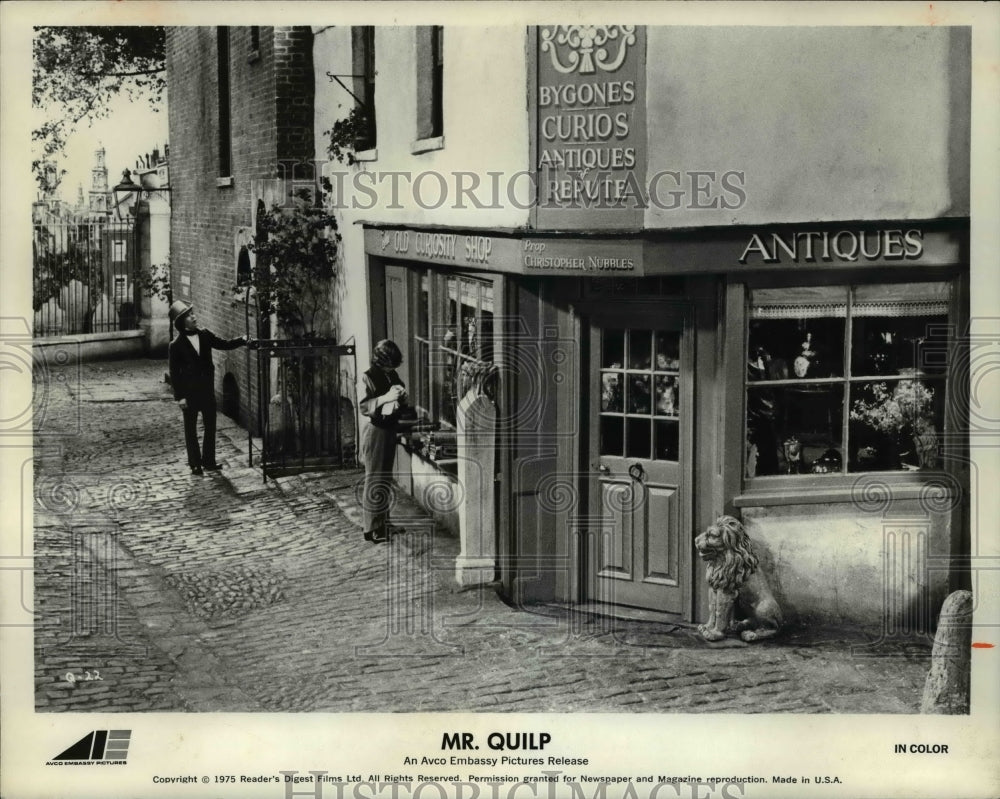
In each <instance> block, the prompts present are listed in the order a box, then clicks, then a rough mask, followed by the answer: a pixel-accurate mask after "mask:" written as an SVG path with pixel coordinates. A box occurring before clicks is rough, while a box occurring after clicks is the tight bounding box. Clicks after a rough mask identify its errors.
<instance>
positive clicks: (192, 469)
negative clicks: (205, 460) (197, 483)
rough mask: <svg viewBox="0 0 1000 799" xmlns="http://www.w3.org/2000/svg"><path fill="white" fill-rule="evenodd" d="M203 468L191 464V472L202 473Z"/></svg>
mask: <svg viewBox="0 0 1000 799" xmlns="http://www.w3.org/2000/svg"><path fill="white" fill-rule="evenodd" d="M204 473H205V472H204V470H203V469H202V468H201V467H200V466H192V467H191V474H204Z"/></svg>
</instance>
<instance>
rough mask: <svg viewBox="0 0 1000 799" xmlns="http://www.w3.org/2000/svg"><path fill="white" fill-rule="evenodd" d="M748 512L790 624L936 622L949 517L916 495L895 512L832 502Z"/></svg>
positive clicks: (943, 591) (943, 590)
mask: <svg viewBox="0 0 1000 799" xmlns="http://www.w3.org/2000/svg"><path fill="white" fill-rule="evenodd" d="M742 517H743V522H744V524H745V525H746V528H747V533H748V534H749V536H750V538H751V540H752V541H753V543H754V545H755V548H756V550H757V552H758V555H760V557H761V563H762V565H763V567H764V568H765V570H766V572H767V574H768V577H769V579H770V581H771V583H772V587H773V588H774V591H775V595H776V596H777V598H778V600H779V602H780V603H781V605H782V608H783V610H784V612H785V615H786V617H787V618H788V619H789V620H790V621H794V622H809V621H813V620H818V621H822V622H829V623H842V622H844V621H851V622H853V623H860V624H863V625H864V626H865V627H867V628H869V629H872V630H875V631H878V630H882V629H889V630H896V629H905V628H910V627H913V626H914V625H915V624H917V623H918V621H919V619H918V614H921V613H924V614H926V613H929V615H924V616H921V617H919V618H922V619H923V622H919V623H926V624H932V623H933V621H934V619H935V618H936V614H937V611H938V610H939V609H940V606H941V602H942V601H943V600H944V597H945V596H946V595H947V593H948V568H947V561H946V560H945V559H946V558H947V556H948V554H949V551H950V550H949V548H950V540H951V539H950V529H949V528H950V522H949V517H948V516H947V515H944V514H940V513H928V512H927V511H926V510H925V509H924V508H922V507H921V504H920V502H919V501H917V500H913V501H905V502H903V501H901V502H897V503H895V504H894V505H893V507H892V509H891V512H886V511H882V510H879V511H878V512H873V513H864V512H861V511H859V510H858V509H857V508H856V507H855V506H854V505H851V504H844V503H831V504H815V505H814V504H810V505H786V506H780V507H779V506H775V507H759V508H744V509H743V512H742ZM942 564H944V565H942ZM925 629H929V626H927V627H925Z"/></svg>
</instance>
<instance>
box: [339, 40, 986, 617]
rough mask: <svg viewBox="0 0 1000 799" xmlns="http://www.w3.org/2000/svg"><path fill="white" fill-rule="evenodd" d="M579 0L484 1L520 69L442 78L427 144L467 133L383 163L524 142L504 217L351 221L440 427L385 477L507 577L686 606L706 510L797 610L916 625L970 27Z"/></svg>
mask: <svg viewBox="0 0 1000 799" xmlns="http://www.w3.org/2000/svg"><path fill="white" fill-rule="evenodd" d="M573 28H574V26H548V27H546V26H542V27H538V28H529V29H528V30H527V32H526V40H525V39H523V38H522V39H518V36H519V35H520V36H524V34H523V33H521V34H519V33H518V31H511V32H510V33H509V34H506V35H507V38H506V39H504V38H503V37H501V36H500V34H499V33H497V35H496V37H495V38H496V40H497V43H496V44H495V46H496V47H497V48H498V51H499V48H500V47H501V46H502V47H503V48H505V49H504V50H503V52H504V54H505V55H504V57H505V58H507V59H508V61H509V60H510V59H514V58H517V54H518V53H522V54H523V55H522V56H521V57H522V58H524V59H525V64H526V69H525V72H524V74H523V75H518V72H517V71H516V70H509V71H498V72H497V74H496V76H495V78H494V80H495V82H496V84H497V85H496V87H495V91H496V93H497V96H505V97H506V96H514V97H516V95H517V93H518V91H520V92H521V95H522V96H525V100H526V102H525V103H524V104H523V105H521V104H520V103H517V102H515V103H514V105H516V106H519V107H517V108H512V107H509V106H510V103H509V102H508V107H497V108H491V107H490V106H489V105H482V104H480V105H477V106H476V107H477V108H479V113H478V114H475V115H471V116H470V115H468V114H463V115H461V117H460V118H459V117H456V116H450V117H449V116H448V115H447V108H448V106H446V117H447V118H446V120H445V127H446V128H447V133H446V135H445V139H446V140H447V145H446V146H445V144H444V140H442V149H441V150H440V151H437V152H436V154H434V156H433V157H434V158H438V159H446V158H447V157H448V153H449V152H456V153H475V158H476V159H479V160H478V161H477V160H475V159H473V160H472V161H471V162H469V163H467V162H466V161H462V160H455V161H454V162H449V161H447V160H437V161H435V160H427V161H421V160H419V159H423V158H426V157H427V156H426V155H415V156H412V159H413V160H412V162H410V161H406V162H401V163H400V166H401V167H405V168H413V169H424V168H431V167H435V168H438V169H439V170H440V169H444V165H445V164H450V163H455V164H456V168H457V167H459V166H460V167H461V168H462V169H467V168H469V167H476V168H478V170H479V172H480V173H481V174H490V175H493V174H499V173H500V171H502V170H504V169H505V170H507V172H506V173H505V174H510V173H512V172H515V171H516V170H518V169H521V170H523V172H522V173H520V174H526V175H531V176H533V178H534V187H535V189H536V191H537V196H536V197H535V198H534V200H535V201H534V202H533V203H528V204H525V205H524V206H523V207H524V208H525V209H526V210H525V211H524V213H523V216H521V217H518V216H517V214H516V213H514V212H513V211H512V210H511V209H510V208H509V207H506V208H505V209H503V210H502V211H497V212H495V213H496V214H497V215H496V217H495V218H496V219H497V220H498V224H496V225H494V224H491V223H490V222H489V218H490V217H488V216H485V214H487V213H488V212H487V211H483V212H481V213H480V215H479V216H477V217H476V218H477V219H478V220H480V221H478V222H475V223H471V222H470V223H464V222H463V221H462V219H463V217H462V213H463V212H461V211H457V210H449V209H446V208H441V209H440V210H435V211H433V212H425V213H422V214H418V213H416V212H411V215H409V216H407V215H406V213H404V214H400V215H397V216H391V215H389V214H390V212H389V211H388V210H380V211H374V210H373V213H376V214H385V216H383V217H381V218H371V217H369V218H367V219H365V220H358V222H357V227H360V228H362V229H363V233H364V254H365V269H366V290H367V301H368V310H369V320H370V321H369V324H370V330H369V334H370V336H371V340H372V341H375V340H378V339H379V338H382V337H384V336H388V337H390V338H393V339H394V340H396V341H397V342H404V343H405V344H406V347H405V350H404V356H405V362H404V365H403V374H402V376H403V379H404V380H405V381H406V383H407V385H408V386H409V388H410V395H411V397H412V398H413V401H414V403H415V404H416V406H417V408H418V411H419V413H420V415H421V417H423V418H424V419H426V420H428V421H429V422H431V423H432V424H434V425H436V426H437V428H438V429H437V430H436V431H432V432H423V433H420V434H418V435H414V436H411V437H410V438H409V439H407V440H406V441H405V442H403V443H402V444H401V445H400V448H399V458H398V459H397V463H398V467H397V468H398V474H397V479H398V481H399V484H400V485H401V486H402V487H403V488H404V490H407V491H410V492H412V493H413V494H414V496H416V497H417V498H418V499H419V500H420V501H421V502H422V504H424V505H425V506H426V507H428V508H429V509H430V510H431V511H432V512H433V513H434V514H435V515H436V517H437V519H438V521H439V522H440V523H441V524H443V525H445V526H447V527H449V528H450V529H451V530H452V531H453V532H454V534H455V535H457V536H458V537H459V538H460V539H461V543H462V554H461V556H460V557H459V558H458V561H457V563H456V565H455V569H456V577H457V579H458V580H459V582H462V583H466V584H471V583H480V582H490V581H492V580H494V579H498V580H499V582H500V584H501V586H502V591H503V593H504V595H505V596H506V597H507V598H508V599H509V601H511V602H512V603H513V604H515V605H521V604H527V603H532V602H557V603H566V604H579V603H585V604H586V605H587V606H588V607H590V608H595V607H596V608H598V609H605V610H607V612H608V613H611V614H614V615H635V614H639V615H641V616H645V617H654V618H663V619H669V620H673V621H679V622H699V621H703V620H704V619H705V610H706V604H705V603H706V599H705V586H704V568H703V565H702V564H701V562H700V561H699V560H698V559H697V558H696V557H695V555H696V553H695V550H694V545H693V539H694V536H695V535H696V534H697V533H699V532H700V531H702V530H704V529H705V528H706V527H707V526H708V525H709V524H711V523H712V522H713V521H714V520H715V519H716V518H717V517H718V516H719V515H720V514H722V513H729V514H734V515H737V516H739V518H741V519H742V520H743V522H744V523H745V525H746V527H747V530H748V532H749V534H750V537H751V539H752V540H753V542H754V545H755V547H756V549H757V551H758V554H759V555H760V558H761V561H762V564H763V567H764V568H765V570H766V571H767V572H768V573H769V575H770V579H771V581H772V583H773V585H774V588H775V593H776V595H777V597H778V599H779V601H780V602H781V603H782V605H783V608H784V610H785V612H786V614H787V615H788V616H789V617H790V618H793V619H800V620H807V619H820V620H825V621H827V622H832V623H837V622H840V621H849V622H853V623H860V624H863V625H865V626H866V627H868V628H871V629H874V630H876V631H881V632H883V633H891V632H894V631H900V630H907V631H922V630H923V631H925V630H927V629H929V628H930V627H931V626H932V625H933V623H934V619H935V618H936V614H937V611H938V610H939V608H940V602H941V600H942V599H943V598H944V596H945V595H946V593H947V592H948V591H949V590H951V589H953V588H955V587H960V586H961V584H962V580H963V579H966V578H967V575H962V574H961V573H959V572H958V571H957V570H956V569H955V568H954V564H955V563H956V560H955V558H956V557H967V555H968V553H969V547H970V544H969V524H970V523H969V514H968V512H967V508H966V507H965V504H964V503H965V502H966V499H967V497H968V496H969V469H968V467H967V441H966V438H967V436H966V434H967V430H968V420H967V419H966V418H965V414H966V413H967V411H968V403H969V400H968V374H967V364H968V351H967V350H968V348H967V347H966V346H965V345H963V344H962V343H961V342H962V341H963V337H964V331H966V330H967V327H968V321H969V320H968V307H969V297H968V294H969V280H968V279H969V210H968V208H969V200H968V194H969V150H968V123H969V114H970V95H969V92H970V89H969V86H970V77H969V76H970V63H971V58H970V47H971V45H970V40H969V34H968V31H967V30H963V29H954V28H953V29H947V30H945V29H919V30H916V29H906V28H860V29H859V28H823V29H813V28H808V29H807V28H766V29H765V28H753V27H748V28H672V27H642V26H625V25H623V26H602V27H601V28H600V30H599V31H598V32H597V34H595V35H598V36H599V38H601V40H602V41H604V42H605V44H604V45H603V47H604V49H593V50H588V49H587V47H588V45H587V42H589V41H590V40H589V39H588V38H587V36H589V35H590V34H589V33H588V34H587V35H586V36H585V35H583V33H586V32H583V33H580V32H579V31H574V29H573ZM578 33H579V34H580V35H579V36H578V35H577V34H578ZM447 35H452V36H461V35H464V34H461V33H457V32H456V33H454V34H449V33H448V32H447V31H446V36H447ZM470 35H471V34H470ZM490 41H492V40H490ZM483 46H486V45H485V44H484V45H483ZM498 57H500V56H499V55H498ZM383 66H384V67H385V69H386V70H389V69H391V68H392V65H391V64H384V65H383ZM447 68H448V67H447V63H446V66H445V69H447ZM387 74H388V73H387ZM400 74H401V75H402V74H403V73H402V72H401V73H400ZM456 80H457V78H456ZM516 80H520V81H526V86H525V84H524V83H521V86H524V88H520V87H517V86H508V85H507V83H505V81H506V82H509V81H516ZM449 85H451V86H456V85H458V84H456V83H454V82H453V83H451V84H449V83H448V75H447V73H446V75H445V88H446V89H447V87H448V86H449ZM479 89H480V87H478V86H470V87H469V90H470V91H472V90H475V91H477V92H478V91H479ZM462 99H463V98H462V97H458V98H454V103H455V104H456V105H453V106H450V107H457V108H466V106H463V104H462ZM525 108H526V110H527V119H526V120H525V119H524V117H523V116H522V115H523V114H524V113H525V112H524V109H525ZM398 121H399V120H397V122H398ZM459 122H463V123H465V125H464V126H463V125H462V124H459ZM525 122H526V124H525ZM491 129H496V130H502V131H503V134H502V135H503V142H504V144H505V145H507V148H506V149H505V150H503V152H502V153H500V152H499V151H498V152H496V153H495V152H494V151H493V149H491V148H487V147H484V146H482V141H483V137H484V136H489V135H491V134H490V133H489V131H490V130H491ZM493 135H499V134H493ZM522 137H523V138H522ZM490 141H495V142H499V139H495V140H490ZM477 142H478V144H477ZM497 146H498V147H499V144H498V145H497ZM380 148H381V145H380ZM383 149H385V150H386V152H388V151H389V150H390V149H391V141H390V142H388V143H386V147H385V148H383ZM504 153H509V155H504ZM379 158H380V160H381V159H382V158H383V153H380V155H379ZM455 158H456V159H458V158H459V157H458V156H457V155H456V156H455ZM503 158H509V159H510V160H508V161H503V160H502V159H503ZM498 159H501V160H498ZM395 165H396V164H395V162H388V161H387V162H386V163H385V164H381V165H380V168H381V169H385V168H391V167H392V166H395ZM643 189H647V190H648V192H649V196H650V198H651V202H649V203H646V204H642V203H636V202H631V203H630V202H629V198H630V197H631V198H635V197H636V196H642V191H643ZM508 196H509V195H508ZM652 200H656V202H653V201H652ZM464 213H468V212H464ZM465 218H468V217H465ZM484 219H485V220H486V222H485V223H483V222H482V221H481V220H484ZM501 219H503V220H507V221H506V222H504V223H499V220H501ZM417 220H419V221H417ZM511 220H513V223H511ZM358 238H360V236H359V237H358ZM359 266H361V264H360V263H359ZM470 420H471V421H470Z"/></svg>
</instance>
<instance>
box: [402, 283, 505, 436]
mask: <svg viewBox="0 0 1000 799" xmlns="http://www.w3.org/2000/svg"><path fill="white" fill-rule="evenodd" d="M411 275H412V277H411V280H412V281H413V282H414V285H415V288H416V291H415V292H414V298H415V301H414V310H413V323H414V337H413V345H412V350H413V351H412V353H411V358H412V362H413V364H414V366H415V369H414V372H413V374H414V378H413V380H414V383H415V393H414V397H415V398H416V406H417V411H418V413H420V415H421V416H423V417H426V418H428V419H431V420H433V421H436V422H440V423H441V424H442V425H443V426H445V427H454V426H455V424H456V411H457V408H458V401H459V399H460V398H461V396H462V395H463V394H464V393H465V391H466V390H468V388H469V386H470V385H471V383H470V381H471V380H472V379H473V378H472V376H473V375H474V374H475V373H476V372H477V371H478V367H484V366H486V365H487V364H490V363H492V361H493V340H494V330H493V283H492V282H491V281H485V280H479V279H476V278H471V277H465V276H459V275H454V274H448V275H445V274H443V273H440V272H435V271H434V270H420V271H417V270H414V271H412V272H411Z"/></svg>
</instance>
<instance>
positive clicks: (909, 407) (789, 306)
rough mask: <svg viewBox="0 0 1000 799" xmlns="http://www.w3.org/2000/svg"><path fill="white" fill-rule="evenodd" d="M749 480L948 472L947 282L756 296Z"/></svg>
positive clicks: (751, 312) (749, 381) (750, 349)
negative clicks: (943, 467) (944, 467)
mask: <svg viewBox="0 0 1000 799" xmlns="http://www.w3.org/2000/svg"><path fill="white" fill-rule="evenodd" d="M749 302H750V304H749V309H748V320H749V322H748V331H747V363H746V441H745V461H744V465H745V475H746V477H747V478H754V477H762V476H771V475H800V474H813V475H838V474H848V473H859V472H872V471H916V470H920V469H935V468H939V467H940V463H939V460H940V455H939V447H940V441H941V436H942V434H943V432H944V425H945V418H944V417H945V400H946V396H947V389H948V386H947V372H948V345H949V340H950V336H949V326H948V313H949V308H950V305H951V289H950V284H948V283H946V282H927V283H916V284H913V283H911V284H906V285H905V286H901V285H898V284H895V285H893V284H886V285H858V286H817V287H800V288H780V289H778V288H775V289H756V290H753V291H751V293H750V298H749Z"/></svg>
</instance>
